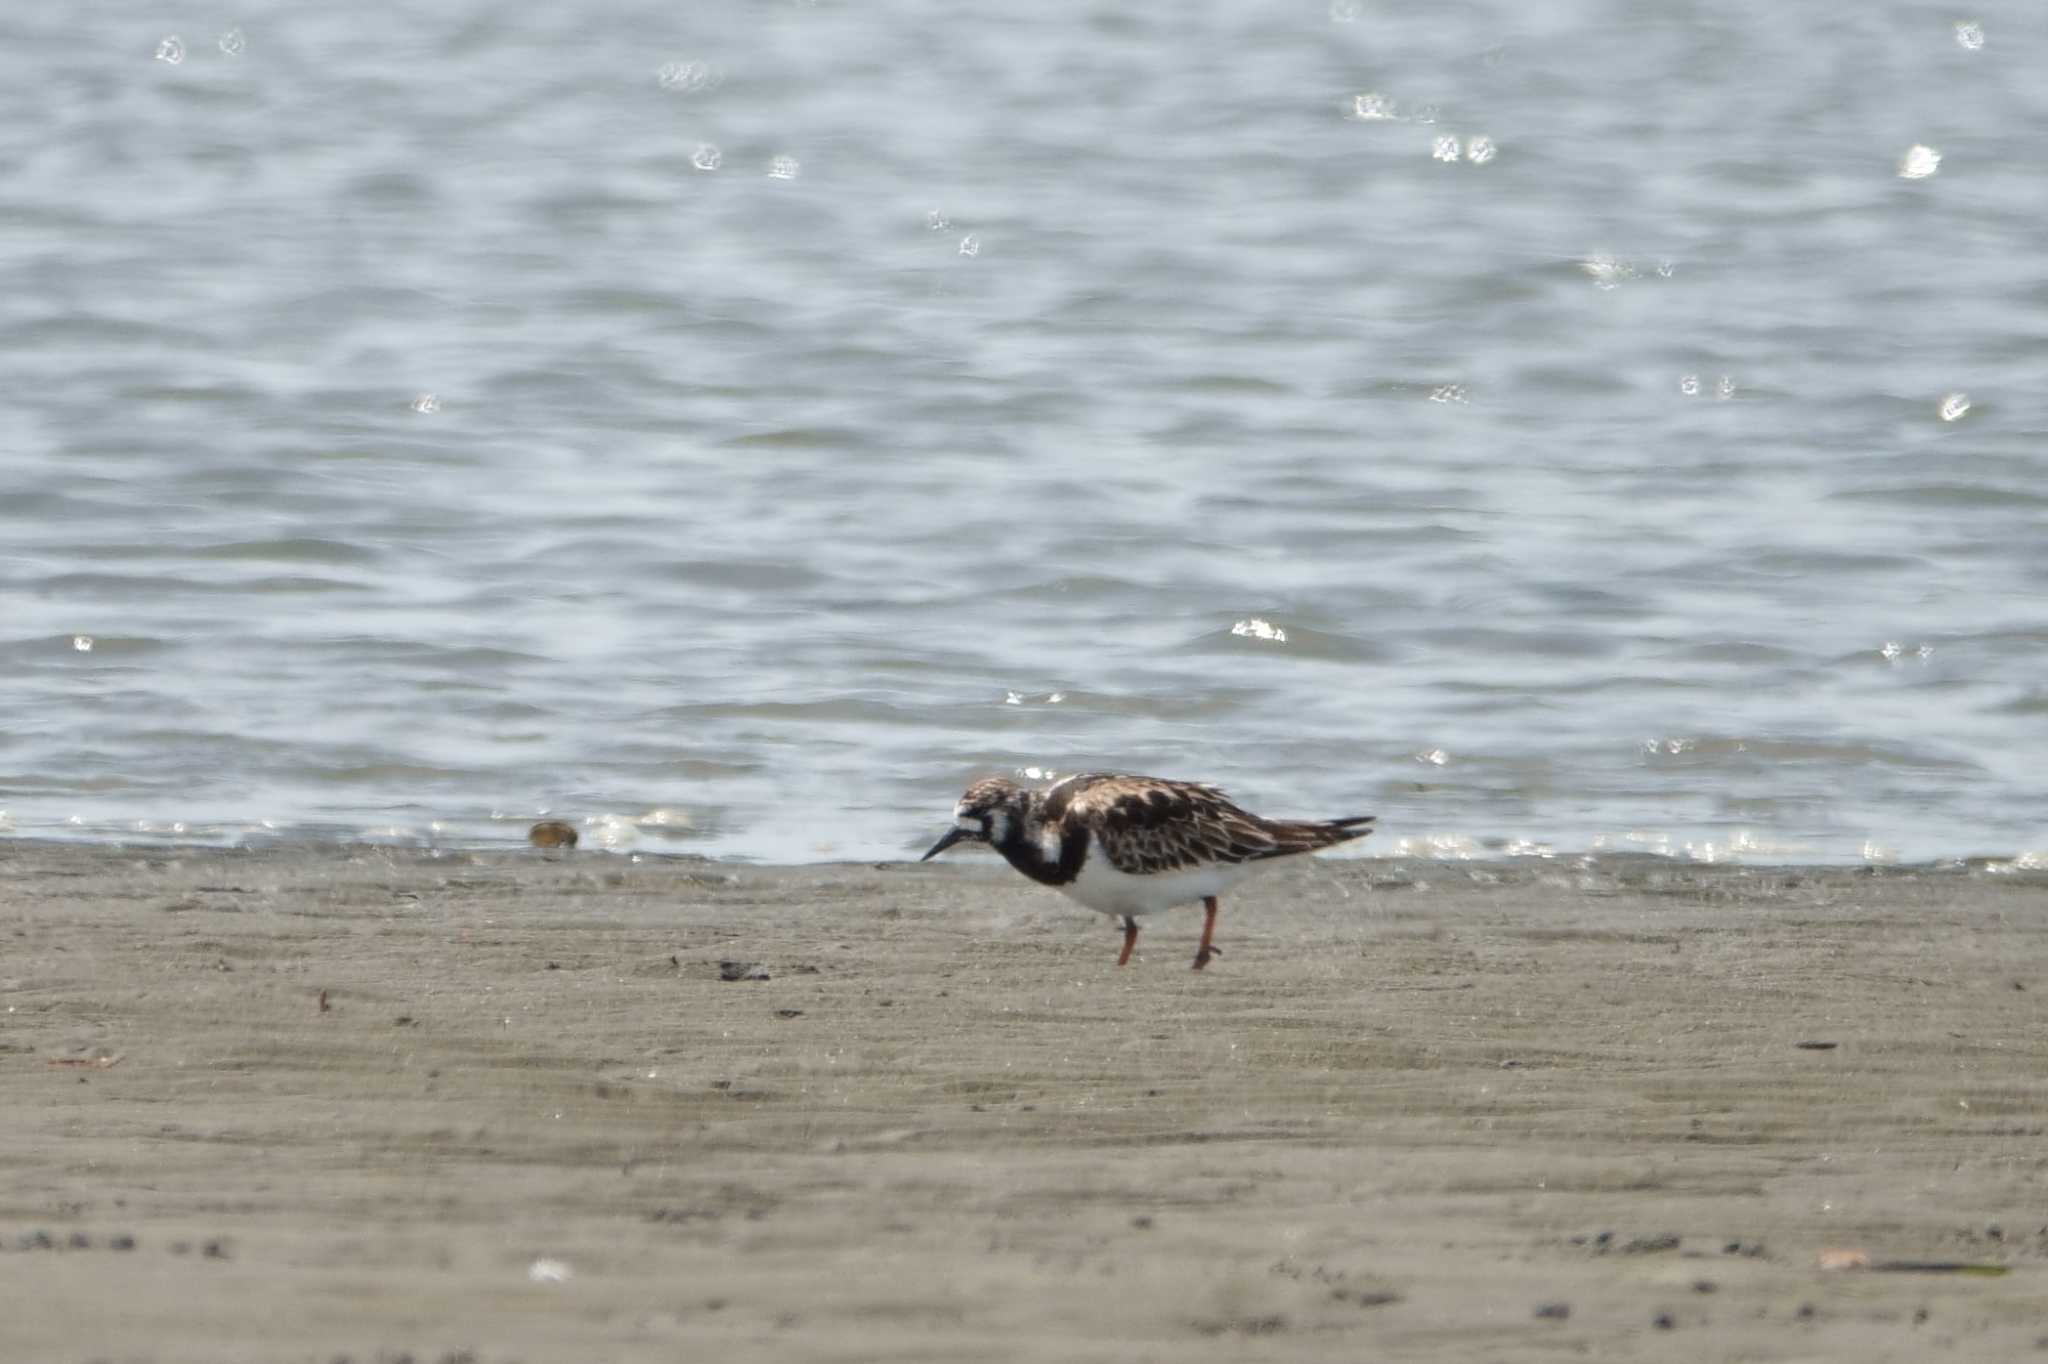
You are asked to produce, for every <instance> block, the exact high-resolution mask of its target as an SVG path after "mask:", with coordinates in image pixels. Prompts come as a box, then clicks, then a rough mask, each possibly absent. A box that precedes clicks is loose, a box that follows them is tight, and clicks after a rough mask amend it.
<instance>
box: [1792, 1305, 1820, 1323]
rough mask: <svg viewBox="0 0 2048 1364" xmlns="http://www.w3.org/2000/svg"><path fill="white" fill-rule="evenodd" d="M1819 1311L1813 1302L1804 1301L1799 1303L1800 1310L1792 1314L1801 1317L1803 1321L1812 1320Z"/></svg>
mask: <svg viewBox="0 0 2048 1364" xmlns="http://www.w3.org/2000/svg"><path fill="white" fill-rule="evenodd" d="M1818 1311H1819V1309H1818V1308H1816V1307H1815V1306H1814V1305H1813V1304H1812V1303H1810V1302H1802V1303H1800V1304H1799V1310H1798V1311H1797V1312H1794V1313H1793V1314H1792V1315H1793V1316H1795V1317H1797V1318H1799V1319H1800V1320H1801V1321H1812V1320H1813V1318H1814V1316H1815V1315H1816V1313H1817V1312H1818Z"/></svg>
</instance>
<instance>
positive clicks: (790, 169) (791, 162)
mask: <svg viewBox="0 0 2048 1364" xmlns="http://www.w3.org/2000/svg"><path fill="white" fill-rule="evenodd" d="M802 173H803V167H802V166H801V165H799V164H798V162H797V159H796V158H795V157H793V156H778V157H776V158H775V159H774V160H773V161H770V162H769V163H768V178H769V179H770V180H794V179H796V178H797V176H798V175H800V174H802Z"/></svg>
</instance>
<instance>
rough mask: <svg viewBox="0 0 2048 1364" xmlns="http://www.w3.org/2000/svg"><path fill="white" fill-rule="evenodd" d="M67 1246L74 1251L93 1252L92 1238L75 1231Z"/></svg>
mask: <svg viewBox="0 0 2048 1364" xmlns="http://www.w3.org/2000/svg"><path fill="white" fill-rule="evenodd" d="M66 1244H67V1245H69V1246H70V1247H71V1248H72V1249H73V1250H91V1249H92V1237H90V1236H87V1235H86V1234H85V1233H84V1232H82V1231H74V1232H72V1233H71V1239H70V1240H69V1241H68V1242H66Z"/></svg>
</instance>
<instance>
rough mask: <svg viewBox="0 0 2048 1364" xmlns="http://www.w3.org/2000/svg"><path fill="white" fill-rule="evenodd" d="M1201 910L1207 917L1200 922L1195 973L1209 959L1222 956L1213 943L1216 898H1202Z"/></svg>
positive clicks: (1210, 896) (1211, 896)
mask: <svg viewBox="0 0 2048 1364" xmlns="http://www.w3.org/2000/svg"><path fill="white" fill-rule="evenodd" d="M1202 908H1203V909H1205V910H1207V911H1208V917H1206V918H1204V919H1203V920H1202V947H1201V950H1200V951H1198V952H1196V953H1195V969H1196V970H1197V971H1199V970H1201V969H1202V968H1203V967H1204V966H1207V965H1208V964H1209V958H1211V957H1220V956H1222V955H1223V952H1222V949H1221V948H1219V947H1217V946H1216V944H1215V942H1214V941H1213V939H1214V938H1215V937H1216V897H1215V896H1213V895H1205V896H1203V897H1202Z"/></svg>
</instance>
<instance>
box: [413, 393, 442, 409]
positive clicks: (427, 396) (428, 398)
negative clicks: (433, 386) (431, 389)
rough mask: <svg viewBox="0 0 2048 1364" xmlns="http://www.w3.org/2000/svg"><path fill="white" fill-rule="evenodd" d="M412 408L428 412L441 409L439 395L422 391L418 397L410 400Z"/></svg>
mask: <svg viewBox="0 0 2048 1364" xmlns="http://www.w3.org/2000/svg"><path fill="white" fill-rule="evenodd" d="M412 410H413V411H415V412H424V413H429V414H431V413H435V412H439V411H440V410H441V397H440V395H439V394H437V393H422V394H420V396H419V397H417V398H414V399H413V400H412Z"/></svg>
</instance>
